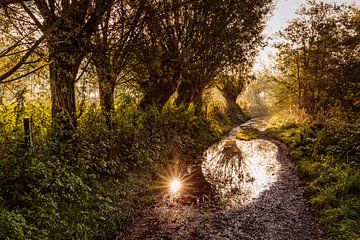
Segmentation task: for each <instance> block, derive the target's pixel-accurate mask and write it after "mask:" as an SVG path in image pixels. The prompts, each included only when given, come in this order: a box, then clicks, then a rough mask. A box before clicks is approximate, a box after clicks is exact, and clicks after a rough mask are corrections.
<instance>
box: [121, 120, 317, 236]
mask: <svg viewBox="0 0 360 240" xmlns="http://www.w3.org/2000/svg"><path fill="white" fill-rule="evenodd" d="M253 123H254V124H253V125H252V126H255V127H257V128H259V126H258V124H259V121H258V122H253ZM250 125H251V124H250ZM260 130H261V129H260ZM228 137H229V136H228ZM230 137H231V136H230ZM270 142H272V143H273V144H274V145H276V146H277V148H278V149H277V154H276V160H277V162H278V164H279V168H278V169H277V172H276V181H274V182H272V183H271V185H270V186H267V187H266V188H264V190H262V191H261V192H260V193H259V194H258V195H257V196H256V197H255V198H251V199H249V200H248V201H245V203H242V204H237V205H236V204H235V205H234V204H232V205H227V206H223V207H221V208H211V207H207V206H196V205H185V204H181V203H178V202H171V201H169V199H168V198H166V197H165V195H161V196H159V200H158V201H157V202H156V204H154V205H153V206H151V207H149V208H148V209H146V210H145V211H144V212H143V213H142V215H141V216H140V217H139V219H137V220H136V225H135V226H134V227H133V229H132V231H131V232H130V233H127V234H123V235H121V236H119V238H118V239H124V240H132V239H159V240H160V239H284V240H296V239H299V240H305V239H319V238H320V231H319V230H318V228H317V227H316V224H315V221H314V219H313V217H312V215H311V213H310V211H309V208H308V206H307V203H306V202H307V198H306V193H305V192H306V187H305V185H304V183H303V182H302V181H301V180H300V179H299V177H298V175H297V171H296V166H295V163H294V162H293V161H292V160H291V159H290V158H289V157H288V154H287V149H286V147H285V146H284V145H283V144H281V143H279V142H276V141H273V140H270Z"/></svg>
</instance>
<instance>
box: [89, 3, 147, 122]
mask: <svg viewBox="0 0 360 240" xmlns="http://www.w3.org/2000/svg"><path fill="white" fill-rule="evenodd" d="M148 2H149V1H148V0H137V1H134V0H122V1H121V2H119V4H116V5H115V4H114V5H113V6H112V7H111V8H109V9H108V10H107V11H106V14H105V17H104V18H103V20H102V21H101V23H100V25H99V27H98V31H97V32H96V33H95V34H94V37H93V40H92V42H93V44H92V51H91V62H92V64H93V65H94V66H95V68H96V75H97V78H98V82H99V93H100V106H101V108H102V112H103V115H104V117H105V119H106V123H107V126H108V127H109V128H110V129H111V128H112V113H113V111H114V91H115V87H116V85H117V84H119V83H123V82H124V81H127V75H128V74H129V72H131V71H132V68H133V66H134V65H136V64H137V63H136V61H135V59H134V51H135V49H134V48H136V47H137V40H138V38H139V36H140V35H141V31H142V30H143V25H144V21H145V11H146V7H147V4H148Z"/></svg>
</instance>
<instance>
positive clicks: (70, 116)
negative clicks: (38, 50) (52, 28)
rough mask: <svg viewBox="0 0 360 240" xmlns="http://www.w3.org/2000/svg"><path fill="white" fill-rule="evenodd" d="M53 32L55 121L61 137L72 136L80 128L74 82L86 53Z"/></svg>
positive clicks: (51, 47) (51, 64)
mask: <svg viewBox="0 0 360 240" xmlns="http://www.w3.org/2000/svg"><path fill="white" fill-rule="evenodd" d="M60 40H61V38H58V37H56V36H54V35H51V36H50V38H49V40H48V49H49V61H50V67H49V68H50V89H51V100H52V120H53V126H54V128H55V131H56V133H57V134H59V135H61V140H64V141H66V140H69V139H71V138H72V136H73V134H74V131H75V130H76V127H77V119H76V102H75V81H76V75H77V73H78V70H79V66H80V63H81V60H82V59H83V54H82V53H79V51H77V47H76V46H74V44H71V43H66V41H60Z"/></svg>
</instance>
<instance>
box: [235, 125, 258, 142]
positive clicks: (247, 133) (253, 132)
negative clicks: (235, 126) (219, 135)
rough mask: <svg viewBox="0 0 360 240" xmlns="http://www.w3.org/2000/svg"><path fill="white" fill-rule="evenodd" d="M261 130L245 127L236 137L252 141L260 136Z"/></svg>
mask: <svg viewBox="0 0 360 240" xmlns="http://www.w3.org/2000/svg"><path fill="white" fill-rule="evenodd" d="M258 136H259V131H258V130H257V129H254V128H245V129H241V130H240V131H238V132H237V133H236V135H235V137H236V139H238V140H243V141H250V140H253V139H256V138H258Z"/></svg>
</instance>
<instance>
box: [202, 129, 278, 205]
mask: <svg viewBox="0 0 360 240" xmlns="http://www.w3.org/2000/svg"><path fill="white" fill-rule="evenodd" d="M245 127H246V128H249V127H255V126H253V125H252V122H247V123H245V124H243V125H241V126H240V127H238V128H236V129H235V130H234V131H232V132H231V133H230V134H229V136H227V137H226V138H224V139H223V140H222V141H220V142H219V143H217V144H215V145H213V146H212V147H210V148H209V149H208V150H207V151H205V153H204V158H205V159H204V162H203V164H202V171H203V173H204V176H205V178H206V179H207V180H208V181H209V182H210V183H211V184H212V185H214V186H215V188H216V190H217V191H218V192H219V194H221V195H222V196H224V199H225V197H226V199H227V200H229V201H230V203H234V204H239V203H240V204H245V203H248V202H250V201H251V200H252V199H254V198H257V197H258V196H259V195H260V193H261V192H262V191H264V190H267V189H269V188H270V187H271V186H272V185H273V184H274V183H275V182H276V181H277V177H278V172H279V170H280V167H281V166H280V163H279V161H278V160H277V154H278V147H277V146H276V145H275V144H274V143H272V142H270V141H268V140H264V139H255V140H250V141H241V140H237V139H235V137H234V136H235V134H236V132H237V131H238V130H240V129H241V128H245Z"/></svg>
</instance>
